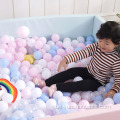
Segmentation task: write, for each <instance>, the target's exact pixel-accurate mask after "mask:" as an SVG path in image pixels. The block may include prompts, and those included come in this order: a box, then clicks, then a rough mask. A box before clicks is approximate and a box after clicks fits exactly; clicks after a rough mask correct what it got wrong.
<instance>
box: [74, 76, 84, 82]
mask: <svg viewBox="0 0 120 120" xmlns="http://www.w3.org/2000/svg"><path fill="white" fill-rule="evenodd" d="M81 80H83V79H82V78H81V77H80V76H77V77H75V78H74V79H73V81H74V82H77V81H81Z"/></svg>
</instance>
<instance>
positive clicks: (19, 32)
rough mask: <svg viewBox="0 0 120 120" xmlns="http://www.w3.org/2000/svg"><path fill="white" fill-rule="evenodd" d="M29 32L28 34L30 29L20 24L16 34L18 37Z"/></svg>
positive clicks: (25, 35) (23, 36)
mask: <svg viewBox="0 0 120 120" xmlns="http://www.w3.org/2000/svg"><path fill="white" fill-rule="evenodd" d="M29 34H30V30H29V28H28V27H27V26H21V27H19V28H18V30H17V35H18V36H19V37H20V38H26V37H28V35H29Z"/></svg>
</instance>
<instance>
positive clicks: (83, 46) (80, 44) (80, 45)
mask: <svg viewBox="0 0 120 120" xmlns="http://www.w3.org/2000/svg"><path fill="white" fill-rule="evenodd" d="M77 47H81V48H82V49H84V48H85V44H83V43H79V44H78V45H77Z"/></svg>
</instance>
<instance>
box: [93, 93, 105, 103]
mask: <svg viewBox="0 0 120 120" xmlns="http://www.w3.org/2000/svg"><path fill="white" fill-rule="evenodd" d="M103 100H104V98H103V97H102V96H100V95H97V96H95V97H94V102H96V101H99V102H103Z"/></svg>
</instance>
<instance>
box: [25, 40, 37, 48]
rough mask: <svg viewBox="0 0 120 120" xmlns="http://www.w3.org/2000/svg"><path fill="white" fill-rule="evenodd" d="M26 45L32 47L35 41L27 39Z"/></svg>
mask: <svg viewBox="0 0 120 120" xmlns="http://www.w3.org/2000/svg"><path fill="white" fill-rule="evenodd" d="M27 44H28V46H29V47H33V46H34V45H35V39H29V40H28V41H27Z"/></svg>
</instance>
